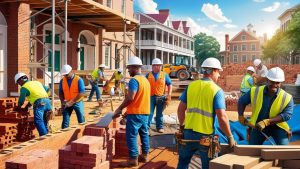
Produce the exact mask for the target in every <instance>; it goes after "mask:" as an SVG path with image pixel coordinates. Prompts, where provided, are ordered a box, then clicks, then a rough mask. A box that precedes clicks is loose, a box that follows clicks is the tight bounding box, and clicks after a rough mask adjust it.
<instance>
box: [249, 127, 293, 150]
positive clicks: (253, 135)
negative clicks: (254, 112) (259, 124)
mask: <svg viewBox="0 0 300 169" xmlns="http://www.w3.org/2000/svg"><path fill="white" fill-rule="evenodd" d="M263 132H264V133H265V134H266V135H267V136H272V138H273V139H274V141H275V143H276V144H277V145H288V144H289V139H288V133H287V132H286V131H285V130H283V129H282V128H280V127H278V126H277V125H272V126H267V127H266V128H265V129H264V130H263ZM265 140H266V137H265V136H263V135H262V134H261V132H260V131H258V130H254V129H253V130H251V132H250V140H249V144H250V145H262V144H263V143H264V141H265Z"/></svg>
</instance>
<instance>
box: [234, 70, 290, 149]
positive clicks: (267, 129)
mask: <svg viewBox="0 0 300 169" xmlns="http://www.w3.org/2000/svg"><path fill="white" fill-rule="evenodd" d="M266 77H267V79H268V81H267V83H268V85H267V86H258V87H252V88H251V90H250V91H248V92H247V93H246V94H245V95H243V96H242V97H240V99H239V101H238V113H239V121H240V123H241V124H243V125H248V126H255V127H253V128H254V129H252V130H251V132H250V140H249V144H251V145H261V144H263V142H264V141H265V139H266V137H265V135H267V136H272V138H273V139H274V141H275V143H276V144H277V145H287V144H289V139H288V138H289V136H290V128H289V125H288V124H287V121H288V120H289V119H290V118H291V117H292V114H293V107H294V102H293V98H292V96H291V95H290V94H289V93H287V92H286V91H284V90H283V89H281V88H280V87H281V83H282V82H284V80H285V77H284V72H283V70H282V69H281V68H279V67H274V68H272V69H270V70H269V71H268V73H267V75H266ZM248 104H251V108H252V115H251V118H250V120H249V121H248V120H247V119H246V118H245V117H244V111H245V107H246V106H247V105H248ZM262 132H263V133H262ZM264 134H265V135H264Z"/></svg>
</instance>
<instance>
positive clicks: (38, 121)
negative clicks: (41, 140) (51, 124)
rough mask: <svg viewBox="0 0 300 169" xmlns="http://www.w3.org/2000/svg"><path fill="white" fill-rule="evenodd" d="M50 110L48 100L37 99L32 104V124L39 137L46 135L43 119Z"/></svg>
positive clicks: (45, 123) (45, 122)
mask: <svg viewBox="0 0 300 169" xmlns="http://www.w3.org/2000/svg"><path fill="white" fill-rule="evenodd" d="M50 110H51V103H50V100H49V98H42V99H37V100H36V101H35V102H34V104H33V114H34V124H35V127H36V129H37V130H38V132H39V135H40V136H43V135H45V134H47V133H48V124H47V121H45V119H44V117H45V115H46V113H47V112H48V111H50Z"/></svg>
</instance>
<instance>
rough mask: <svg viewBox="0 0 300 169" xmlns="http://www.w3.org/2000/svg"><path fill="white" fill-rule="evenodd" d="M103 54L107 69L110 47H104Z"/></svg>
mask: <svg viewBox="0 0 300 169" xmlns="http://www.w3.org/2000/svg"><path fill="white" fill-rule="evenodd" d="M104 50H105V51H104V52H105V53H104V58H105V65H107V66H108V67H110V62H109V59H110V46H105V49H104Z"/></svg>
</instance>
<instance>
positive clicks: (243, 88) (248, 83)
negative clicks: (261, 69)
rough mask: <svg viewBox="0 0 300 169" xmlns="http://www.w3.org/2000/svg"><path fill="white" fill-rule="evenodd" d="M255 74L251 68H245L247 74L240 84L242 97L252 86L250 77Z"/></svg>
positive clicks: (252, 82)
mask: <svg viewBox="0 0 300 169" xmlns="http://www.w3.org/2000/svg"><path fill="white" fill-rule="evenodd" d="M254 73H255V69H254V67H252V66H249V67H247V73H246V75H245V76H244V77H243V80H242V83H241V94H242V95H244V94H245V93H247V92H248V91H249V90H250V88H251V87H252V86H254V81H253V77H252V75H253V74H254Z"/></svg>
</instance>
